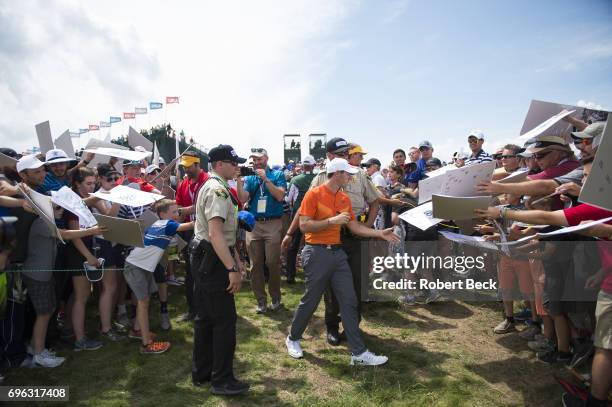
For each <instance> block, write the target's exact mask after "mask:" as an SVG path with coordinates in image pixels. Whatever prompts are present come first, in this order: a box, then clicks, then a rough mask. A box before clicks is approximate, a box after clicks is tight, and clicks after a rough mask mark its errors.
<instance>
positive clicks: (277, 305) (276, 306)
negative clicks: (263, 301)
mask: <svg viewBox="0 0 612 407" xmlns="http://www.w3.org/2000/svg"><path fill="white" fill-rule="evenodd" d="M282 306H283V303H282V302H280V300H278V301H272V305H270V310H271V311H278V310H279V309H280V308H281V307H282Z"/></svg>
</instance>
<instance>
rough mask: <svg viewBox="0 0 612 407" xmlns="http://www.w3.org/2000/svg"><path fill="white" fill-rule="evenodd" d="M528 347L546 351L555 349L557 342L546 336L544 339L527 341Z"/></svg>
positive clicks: (533, 349) (537, 350)
mask: <svg viewBox="0 0 612 407" xmlns="http://www.w3.org/2000/svg"><path fill="white" fill-rule="evenodd" d="M527 347H528V348H529V349H531V350H532V351H535V352H546V351H552V350H555V344H554V342H553V341H551V340H550V339H548V338H544V340H542V341H530V342H527Z"/></svg>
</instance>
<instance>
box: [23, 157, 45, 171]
mask: <svg viewBox="0 0 612 407" xmlns="http://www.w3.org/2000/svg"><path fill="white" fill-rule="evenodd" d="M43 165H45V163H44V162H42V161H40V160H39V159H38V158H37V157H36V154H30V155H24V156H23V157H21V158H20V159H19V160H18V161H17V172H21V171H23V170H35V169H37V168H40V167H42V166H43Z"/></svg>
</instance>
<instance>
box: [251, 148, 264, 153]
mask: <svg viewBox="0 0 612 407" xmlns="http://www.w3.org/2000/svg"><path fill="white" fill-rule="evenodd" d="M264 151H266V149H265V148H252V149H251V153H263V152H264Z"/></svg>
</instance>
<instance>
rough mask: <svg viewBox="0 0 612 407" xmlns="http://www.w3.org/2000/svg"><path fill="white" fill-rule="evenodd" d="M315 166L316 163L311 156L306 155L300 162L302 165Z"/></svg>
mask: <svg viewBox="0 0 612 407" xmlns="http://www.w3.org/2000/svg"><path fill="white" fill-rule="evenodd" d="M315 164H316V161H315V159H314V157H313V156H311V155H307V156H306V157H304V159H303V160H302V165H315Z"/></svg>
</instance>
